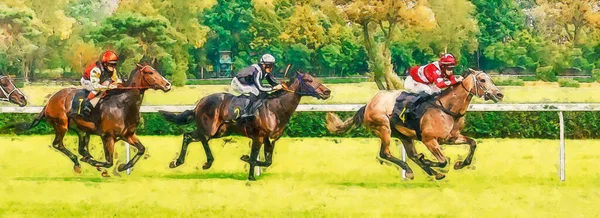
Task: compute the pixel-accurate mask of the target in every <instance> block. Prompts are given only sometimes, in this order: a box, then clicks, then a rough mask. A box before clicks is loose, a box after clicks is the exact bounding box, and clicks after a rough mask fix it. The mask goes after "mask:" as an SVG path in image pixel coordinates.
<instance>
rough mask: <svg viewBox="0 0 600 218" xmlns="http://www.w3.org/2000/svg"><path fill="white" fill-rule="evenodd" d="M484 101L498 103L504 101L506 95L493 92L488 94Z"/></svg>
mask: <svg viewBox="0 0 600 218" xmlns="http://www.w3.org/2000/svg"><path fill="white" fill-rule="evenodd" d="M483 99H484V100H486V101H487V100H492V101H494V103H498V102H500V101H502V100H503V99H504V94H502V93H501V92H498V93H496V94H494V93H491V92H486V93H485V95H484V96H483Z"/></svg>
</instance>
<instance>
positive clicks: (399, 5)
mask: <svg viewBox="0 0 600 218" xmlns="http://www.w3.org/2000/svg"><path fill="white" fill-rule="evenodd" d="M337 4H338V5H340V6H341V7H342V8H343V11H344V13H345V15H346V16H347V18H348V20H349V21H350V22H352V23H353V24H355V25H359V26H360V28H361V29H362V37H363V40H364V46H365V49H366V51H367V56H368V59H369V69H370V70H371V71H372V72H373V73H374V79H375V83H376V84H377V87H378V88H379V89H380V90H383V89H399V88H401V87H402V85H401V84H400V81H399V79H398V77H397V76H396V75H395V74H394V73H393V65H392V63H391V52H390V49H389V48H390V46H391V44H392V40H393V39H394V36H395V34H397V31H398V29H397V28H398V27H399V26H400V27H405V26H410V25H423V26H425V27H433V24H434V21H435V17H434V16H433V12H432V11H431V9H429V8H428V7H427V6H426V2H416V1H408V0H403V1H396V0H358V1H337ZM383 81H385V85H384V84H383Z"/></svg>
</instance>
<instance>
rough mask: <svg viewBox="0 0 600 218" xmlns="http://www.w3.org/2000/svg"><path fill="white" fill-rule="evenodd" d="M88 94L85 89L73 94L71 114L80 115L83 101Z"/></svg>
mask: <svg viewBox="0 0 600 218" xmlns="http://www.w3.org/2000/svg"><path fill="white" fill-rule="evenodd" d="M89 94H90V91H88V90H86V89H79V90H77V92H75V95H74V96H73V102H72V103H71V114H79V115H81V113H82V111H81V109H82V104H83V101H84V100H85V99H86V98H87V96H88V95H89Z"/></svg>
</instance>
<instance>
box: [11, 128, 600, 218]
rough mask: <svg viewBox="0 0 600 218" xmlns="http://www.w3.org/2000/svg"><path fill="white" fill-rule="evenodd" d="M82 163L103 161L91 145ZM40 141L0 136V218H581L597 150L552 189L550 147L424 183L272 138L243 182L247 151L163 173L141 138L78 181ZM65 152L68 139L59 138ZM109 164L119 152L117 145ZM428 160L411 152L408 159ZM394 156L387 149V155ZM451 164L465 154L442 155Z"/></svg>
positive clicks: (230, 147)
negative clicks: (269, 152) (131, 150)
mask: <svg viewBox="0 0 600 218" xmlns="http://www.w3.org/2000/svg"><path fill="white" fill-rule="evenodd" d="M92 139H93V140H92V145H91V148H92V154H93V155H94V156H96V157H98V158H99V159H102V158H100V157H101V156H103V155H102V152H101V150H102V149H101V147H100V145H99V140H98V139H97V137H93V138H92ZM51 140H52V139H51V136H31V137H24V136H9V135H4V136H2V137H0V145H2V146H0V196H1V197H0V217H42V216H43V217H71V216H85V217H109V216H110V217H112V216H123V217H130V216H133V217H189V216H194V217H207V216H209V217H409V216H410V217H414V216H416V217H424V216H427V217H431V216H435V217H583V216H598V215H599V214H600V208H599V207H597V203H598V202H599V201H600V189H598V184H600V177H599V175H600V172H599V170H598V168H597V166H598V165H599V164H600V147H598V145H599V144H600V141H596V140H582V141H575V140H569V141H567V181H565V182H560V181H558V179H557V157H558V142H557V141H556V140H536V139H518V140H517V139H486V140H479V146H478V150H477V153H476V159H475V163H474V166H475V167H471V168H469V169H463V170H461V171H454V170H450V172H448V173H447V177H446V179H445V180H442V181H435V180H432V179H430V178H428V177H426V176H425V175H424V173H423V172H422V171H421V170H420V169H417V168H416V166H415V165H414V164H413V163H412V162H409V164H410V165H411V167H412V168H413V169H414V170H415V172H416V173H415V176H416V179H415V180H413V181H403V180H402V179H401V177H400V174H399V172H398V171H397V170H396V169H395V168H393V167H390V166H385V165H383V166H382V165H380V164H379V163H378V162H376V161H375V154H376V153H377V151H378V144H379V143H378V140H377V139H366V138H362V139H361V138H355V139H350V138H344V139H337V138H325V139H316V138H306V139H300V138H283V139H281V140H280V141H279V142H278V143H277V145H276V148H275V155H274V163H273V165H272V166H271V167H270V168H268V169H267V172H265V173H264V174H263V175H262V176H260V177H259V178H258V179H259V181H256V182H251V183H250V182H247V181H246V177H247V174H246V168H247V165H245V164H244V163H243V162H242V161H240V160H239V157H240V156H241V155H242V154H246V153H248V151H249V148H248V142H249V141H248V140H246V139H242V138H233V142H232V143H228V144H225V145H223V141H222V140H214V141H212V142H211V147H212V149H213V153H214V155H215V158H216V160H215V163H214V164H213V168H212V169H210V170H207V171H203V170H201V169H200V166H201V164H202V163H203V162H204V160H205V157H204V152H203V151H202V147H201V145H200V144H198V143H195V144H192V145H191V146H190V149H189V150H190V153H189V155H188V158H187V162H186V164H184V165H183V166H181V167H180V168H177V169H174V170H172V169H168V167H167V165H168V163H169V162H170V161H171V160H172V159H173V158H174V157H175V155H176V153H177V152H178V151H179V149H180V143H181V141H180V140H181V137H170V136H169V137H167V136H144V137H141V140H142V142H144V143H145V145H146V146H147V151H148V154H149V156H148V157H147V158H146V159H141V160H140V161H139V162H138V165H137V166H136V168H135V170H134V171H133V173H132V175H130V176H127V175H125V174H123V175H122V176H121V177H117V176H112V177H111V178H101V177H100V175H99V173H98V172H97V171H96V170H95V169H94V168H92V167H90V166H89V165H87V164H84V165H83V168H82V169H83V173H82V174H80V175H78V174H75V173H74V172H73V171H72V164H71V163H70V161H69V160H68V159H67V158H66V157H65V156H63V155H61V154H60V153H58V152H57V151H55V150H54V149H52V148H51V147H50V146H49V144H50V142H51ZM67 144H68V146H69V148H70V149H73V148H74V144H75V138H74V137H72V136H70V137H68V138H67ZM116 149H117V151H118V152H119V155H118V159H119V160H121V161H122V160H123V159H124V146H123V145H122V144H118V146H117V148H116ZM417 149H418V150H419V151H420V152H424V153H428V152H426V151H425V149H424V147H423V146H422V145H419V146H418V148H417ZM394 150H397V148H396V147H395V146H394ZM444 152H445V153H446V154H447V155H448V156H449V157H450V158H451V159H452V162H454V161H456V160H457V159H458V156H459V155H463V156H464V155H465V154H466V152H467V147H466V146H448V147H445V149H444Z"/></svg>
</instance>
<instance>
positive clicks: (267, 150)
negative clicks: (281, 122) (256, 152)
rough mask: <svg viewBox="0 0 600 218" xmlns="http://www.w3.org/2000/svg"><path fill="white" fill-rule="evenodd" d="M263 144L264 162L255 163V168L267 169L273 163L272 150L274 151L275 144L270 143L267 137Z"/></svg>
mask: <svg viewBox="0 0 600 218" xmlns="http://www.w3.org/2000/svg"><path fill="white" fill-rule="evenodd" d="M263 140H264V142H265V150H264V153H265V161H264V162H263V161H256V165H257V166H261V167H269V166H271V164H272V163H273V150H274V149H275V143H271V141H270V140H269V137H268V136H265V138H264V139H263Z"/></svg>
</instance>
